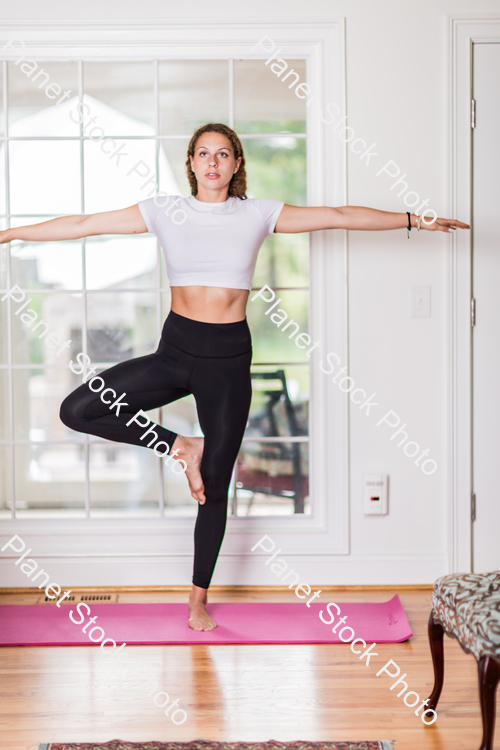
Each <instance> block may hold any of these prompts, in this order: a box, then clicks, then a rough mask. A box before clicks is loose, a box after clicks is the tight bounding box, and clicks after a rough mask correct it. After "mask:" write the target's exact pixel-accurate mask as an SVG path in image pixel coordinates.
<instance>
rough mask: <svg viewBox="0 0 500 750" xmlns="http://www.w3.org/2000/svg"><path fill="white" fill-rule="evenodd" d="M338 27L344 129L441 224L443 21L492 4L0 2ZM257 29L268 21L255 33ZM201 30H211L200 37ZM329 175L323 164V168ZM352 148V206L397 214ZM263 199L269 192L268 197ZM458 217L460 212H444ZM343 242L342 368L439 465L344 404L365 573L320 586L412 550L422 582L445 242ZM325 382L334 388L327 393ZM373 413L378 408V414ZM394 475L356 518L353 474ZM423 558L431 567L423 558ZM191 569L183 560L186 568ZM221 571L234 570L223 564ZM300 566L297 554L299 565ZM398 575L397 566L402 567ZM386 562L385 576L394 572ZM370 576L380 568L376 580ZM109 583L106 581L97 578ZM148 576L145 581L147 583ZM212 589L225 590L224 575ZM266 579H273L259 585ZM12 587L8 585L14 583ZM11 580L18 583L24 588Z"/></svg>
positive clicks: (14, 9) (436, 504) (441, 481)
mask: <svg viewBox="0 0 500 750" xmlns="http://www.w3.org/2000/svg"><path fill="white" fill-rule="evenodd" d="M188 10H189V13H190V15H191V16H195V17H197V18H198V19H203V18H206V19H207V20H211V21H213V20H216V19H217V18H221V19H222V18H224V19H227V18H228V17H234V18H244V17H248V18H253V19H265V18H274V19H276V18H279V19H282V21H283V24H284V25H286V20H287V18H300V17H302V16H303V15H304V14H305V13H306V12H307V15H308V17H310V18H335V17H337V18H338V17H345V19H346V70H347V76H346V78H347V80H346V87H347V113H348V118H349V125H350V126H351V127H352V128H353V129H354V130H355V132H356V134H357V135H358V136H360V137H362V138H364V139H365V140H366V141H367V143H368V144H371V143H372V142H375V143H376V149H375V150H376V152H377V153H378V154H379V155H380V157H383V160H380V159H379V160H378V162H377V163H378V164H383V163H385V161H388V160H389V159H393V160H394V161H395V162H396V163H397V164H398V165H399V166H400V167H401V171H402V173H403V172H406V175H407V177H406V180H407V182H408V183H409V186H410V189H412V190H415V191H417V192H418V193H419V194H420V196H421V197H422V198H427V197H429V198H430V199H431V200H430V204H429V205H430V206H431V207H432V208H434V209H435V210H436V211H437V212H438V215H439V216H444V217H448V216H449V210H450V209H449V205H450V204H449V189H448V188H449V170H450V164H449V127H450V125H449V114H448V112H449V80H448V76H449V38H448V37H449V16H450V15H454V16H456V15H458V14H468V15H480V14H481V13H487V12H490V13H499V14H500V7H499V3H498V0H474V1H473V2H472V1H471V0H441V1H436V0H421V2H419V3H418V4H416V3H414V2H410V1H409V0H378V2H373V0H356V1H353V0H351V1H350V2H349V1H348V0H345V1H344V2H341V1H336V0H309V2H308V3H307V4H306V3H304V2H302V0H273V2H271V3H270V2H269V0H265V2H264V0H253V2H252V3H243V2H235V1H234V0H212V2H210V3H207V2H206V1H205V0H203V1H201V0H191V2H190V3H189V5H187V6H186V5H182V4H179V3H174V2H172V1H171V0H142V2H141V3H139V4H138V3H137V2H131V0H121V1H120V2H117V1H116V2H112V1H110V0H99V2H96V0H87V2H86V3H85V4H83V3H68V2H67V1H65V2H62V1H56V0H45V2H44V3H39V2H26V1H25V0H24V1H23V0H18V2H17V3H15V4H14V3H12V4H10V5H7V4H4V6H3V8H2V9H1V10H0V17H1V18H2V19H12V20H16V19H20V18H23V19H31V20H35V19H44V20H47V21H48V20H51V19H54V20H58V19H74V20H75V22H78V19H87V20H88V19H110V18H124V19H132V18H137V19H154V18H159V19H168V18H172V19H174V18H180V19H182V18H184V17H185V16H186V12H187V11H188ZM265 33H266V27H265V22H263V24H262V35H264V34H265ZM209 35H210V28H207V37H209ZM332 169H333V166H332ZM376 171H377V167H375V166H372V165H369V166H365V164H364V163H362V162H361V161H360V160H359V158H357V157H355V156H353V155H352V154H351V153H350V152H349V151H348V179H347V186H348V202H349V204H351V205H367V206H372V207H375V208H379V209H386V210H389V211H404V210H406V207H405V206H404V204H403V201H402V198H398V197H397V195H396V194H395V191H391V190H390V189H389V187H390V185H391V184H392V182H393V181H391V180H389V178H388V177H387V176H386V175H381V176H378V177H377V176H376ZM270 197H271V196H270ZM453 218H459V219H463V220H465V221H467V219H468V217H463V216H460V217H453ZM348 242H349V314H350V332H349V346H350V374H351V375H352V377H353V378H354V380H355V381H356V384H359V385H360V386H361V387H363V388H365V390H367V392H368V393H371V392H372V391H375V392H376V394H377V397H378V398H377V402H378V403H379V404H380V405H381V406H383V407H385V408H384V412H385V411H387V410H389V409H393V410H394V411H395V412H397V413H398V414H399V416H400V417H401V418H402V422H406V423H407V428H406V429H407V431H408V433H409V436H410V439H411V440H415V441H416V442H417V443H419V445H420V446H421V448H422V449H423V448H430V454H429V456H430V457H432V458H434V459H435V460H436V461H437V463H438V467H439V468H438V471H437V472H436V473H435V474H434V475H432V476H425V475H424V474H422V472H421V471H420V470H419V469H418V467H416V466H414V463H413V460H411V459H410V458H407V457H406V456H405V455H404V454H403V451H402V449H401V448H397V447H396V444H395V441H393V442H391V441H390V440H389V436H390V434H392V433H391V432H390V431H389V429H388V428H387V427H386V426H384V425H382V426H380V427H376V426H375V425H376V420H375V419H374V418H369V419H367V418H366V416H364V414H363V413H361V412H360V411H359V410H358V409H356V408H354V409H352V410H351V417H350V451H351V454H350V455H351V556H352V557H354V558H357V557H359V561H360V566H361V567H360V568H357V570H358V571H359V570H362V568H363V566H365V568H366V570H367V577H366V578H364V579H363V578H362V577H361V579H360V580H358V578H360V575H359V572H358V573H356V575H354V577H353V576H352V575H351V574H349V573H344V572H343V565H342V561H340V560H339V563H338V564H337V563H335V562H331V561H330V562H328V563H326V568H325V581H324V582H325V583H326V582H327V580H326V579H328V582H330V583H356V582H362V581H363V580H367V579H369V580H370V582H372V583H373V582H376V580H373V575H372V576H369V575H368V571H370V570H371V571H376V570H377V565H376V560H377V559H378V558H383V557H386V558H387V557H388V558H391V557H392V556H393V555H394V556H395V557H398V558H401V556H403V557H404V556H408V558H412V557H413V558H418V559H420V560H421V561H422V576H421V582H428V581H431V580H432V579H433V578H434V577H436V576H437V575H440V574H442V573H445V572H447V571H448V561H447V543H448V540H447V518H446V514H447V507H448V502H449V498H448V493H449V487H448V479H447V474H446V472H447V465H448V459H449V452H450V447H449V435H448V434H447V430H448V427H447V425H448V405H447V393H446V389H447V383H448V382H449V381H448V378H449V373H448V371H447V367H448V365H447V361H448V360H447V346H448V336H449V332H448V329H447V328H448V322H447V309H448V308H447V305H448V297H447V295H448V288H447V283H448V281H447V279H448V276H447V262H448V256H449V253H450V239H449V237H448V236H446V235H444V234H441V233H432V234H431V233H429V232H420V233H419V234H417V233H416V232H412V234H411V239H410V240H408V239H407V238H406V232H405V231H403V230H398V231H395V232H392V233H387V232H386V233H382V234H377V233H373V232H371V233H363V232H358V233H355V232H351V233H350V234H349V238H348ZM410 284H430V285H431V287H432V298H431V307H432V316H431V317H430V318H420V319H418V318H416V319H411V318H410V317H409V286H410ZM332 387H333V386H332ZM381 413H383V412H381ZM364 472H366V473H387V474H389V475H390V513H389V515H388V516H386V517H380V518H377V517H364V516H363V515H362V512H361V474H362V473H364ZM425 560H428V561H429V564H428V565H426V564H425ZM186 564H187V561H186ZM227 564H231V561H230V559H228V560H227ZM306 565H307V561H306V560H303V569H304V570H306ZM403 567H404V566H403ZM401 571H402V568H401V567H400V566H399V565H395V566H394V571H393V575H392V578H393V581H392V582H395V583H396V582H398V581H399V582H401V581H402V580H403V579H404V573H403V572H401ZM374 575H375V578H376V573H375V574H374ZM104 582H105V581H103V583H104ZM152 582H153V581H152ZM220 582H223V581H222V580H221V581H220ZM272 582H274V581H271V580H269V583H272ZM11 585H16V584H14V583H11ZM17 585H21V584H20V582H19V583H18V584H17Z"/></svg>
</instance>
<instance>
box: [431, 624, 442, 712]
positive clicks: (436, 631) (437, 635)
mask: <svg viewBox="0 0 500 750" xmlns="http://www.w3.org/2000/svg"><path fill="white" fill-rule="evenodd" d="M427 634H428V636H429V645H430V648H431V655H432V664H433V665H434V687H433V689H432V693H431V695H430V698H429V703H428V704H427V708H432V710H433V711H435V710H436V706H437V704H438V701H439V697H440V695H441V690H442V689H443V679H444V652H443V635H444V629H443V626H442V625H441V623H440V622H438V621H437V620H434V618H433V615H432V611H431V614H430V617H429V624H428V626H427Z"/></svg>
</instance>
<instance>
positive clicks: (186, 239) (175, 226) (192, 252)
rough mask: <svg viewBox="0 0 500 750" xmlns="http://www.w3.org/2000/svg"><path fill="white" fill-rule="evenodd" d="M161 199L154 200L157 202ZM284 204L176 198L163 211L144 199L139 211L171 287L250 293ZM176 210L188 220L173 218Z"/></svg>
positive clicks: (272, 201)
mask: <svg viewBox="0 0 500 750" xmlns="http://www.w3.org/2000/svg"><path fill="white" fill-rule="evenodd" d="M172 199H173V200H172ZM177 199H179V200H178V201H177ZM164 200H165V199H164V198H163V197H160V198H158V202H159V203H163V202H164ZM173 203H175V204H176V205H175V206H174V205H173ZM284 205H285V204H284V203H283V202H282V201H275V200H270V199H267V198H248V199H247V200H241V198H234V197H230V198H228V199H227V200H226V201H224V203H205V202H203V201H199V200H197V199H196V198H195V197H194V196H193V195H190V196H189V197H187V198H182V197H180V196H178V195H174V196H171V197H170V200H169V201H168V203H167V204H166V206H161V207H160V206H157V205H156V204H155V199H154V198H148V199H147V200H144V201H140V203H139V209H140V212H141V214H142V216H143V218H144V221H145V222H146V226H147V228H148V230H149V231H150V232H153V234H156V236H157V237H158V239H159V241H160V245H161V247H162V248H163V252H164V254H165V261H166V264H167V274H168V278H169V281H170V285H171V286H218V287H227V288H230V289H251V288H252V278H253V274H254V270H255V264H256V262H257V255H258V252H259V250H260V247H261V245H262V243H263V242H264V240H265V238H266V237H267V236H268V235H270V234H272V233H273V232H274V227H275V225H276V222H277V220H278V216H279V215H280V213H281V209H282V208H283V206H284ZM179 210H180V211H184V212H185V214H186V215H187V218H184V215H183V214H182V213H180V214H177V217H175V212H176V211H179ZM165 211H168V212H169V213H168V215H166V214H165ZM172 217H174V218H175V221H173V220H172ZM179 217H182V218H183V219H184V220H182V219H181V218H179ZM175 222H177V223H175Z"/></svg>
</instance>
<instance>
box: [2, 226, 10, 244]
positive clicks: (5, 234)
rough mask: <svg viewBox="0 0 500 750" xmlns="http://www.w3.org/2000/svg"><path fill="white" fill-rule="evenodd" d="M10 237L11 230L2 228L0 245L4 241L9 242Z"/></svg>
mask: <svg viewBox="0 0 500 750" xmlns="http://www.w3.org/2000/svg"><path fill="white" fill-rule="evenodd" d="M11 239H12V236H11V231H10V229H3V230H2V231H1V232H0V245H2V244H4V243H5V242H10V241H11Z"/></svg>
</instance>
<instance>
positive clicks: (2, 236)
mask: <svg viewBox="0 0 500 750" xmlns="http://www.w3.org/2000/svg"><path fill="white" fill-rule="evenodd" d="M147 231H148V228H147V226H146V222H145V221H144V219H143V218H142V214H141V212H140V210H139V206H138V205H137V203H136V204H135V205H134V206H129V207H128V208H122V209H120V210H119V211H104V212H103V213H100V214H88V215H75V216H61V217H59V218H58V219H50V221H43V222H41V223H40V224H32V225H31V226H24V227H13V228H12V229H5V230H4V231H3V232H0V243H5V242H11V241H12V240H25V241H26V242H51V241H54V240H78V239H80V238H81V237H90V236H91V235H95V234H141V233H143V232H147Z"/></svg>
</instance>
